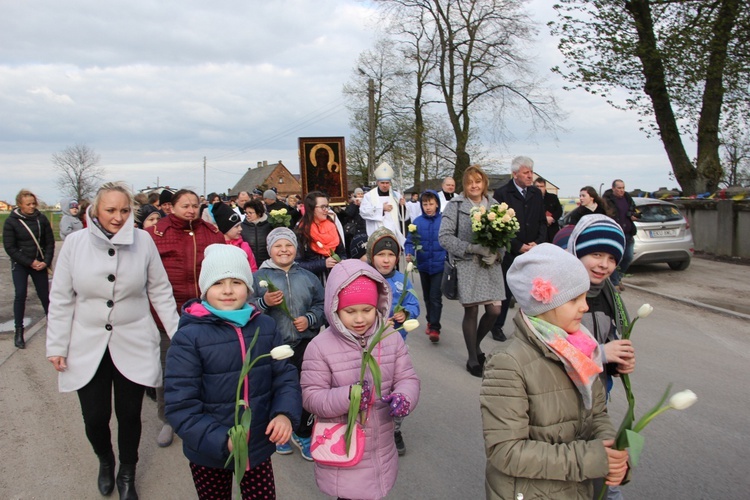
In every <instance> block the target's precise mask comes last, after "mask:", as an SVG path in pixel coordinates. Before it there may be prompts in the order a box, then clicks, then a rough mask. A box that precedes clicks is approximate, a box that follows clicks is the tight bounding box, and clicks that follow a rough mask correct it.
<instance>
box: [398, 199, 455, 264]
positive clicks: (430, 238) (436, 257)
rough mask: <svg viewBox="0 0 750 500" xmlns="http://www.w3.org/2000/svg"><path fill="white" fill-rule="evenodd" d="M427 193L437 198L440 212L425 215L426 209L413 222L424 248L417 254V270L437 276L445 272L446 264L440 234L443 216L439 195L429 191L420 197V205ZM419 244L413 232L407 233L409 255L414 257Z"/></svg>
mask: <svg viewBox="0 0 750 500" xmlns="http://www.w3.org/2000/svg"><path fill="white" fill-rule="evenodd" d="M425 193H432V194H433V195H435V197H436V198H437V203H438V212H437V213H436V214H435V215H432V216H429V215H425V213H424V209H423V210H422V215H420V216H419V217H417V218H416V219H414V220H413V221H412V224H414V225H416V226H417V234H419V242H418V244H419V245H422V248H421V249H420V250H419V251H418V252H417V269H418V270H419V272H420V273H427V274H437V273H442V272H443V266H444V264H445V249H443V247H441V246H440V242H439V241H438V233H439V232H440V223H441V222H442V221H443V215H442V214H441V213H440V198H439V197H438V195H437V193H436V192H435V191H432V190H427V191H425V192H424V193H422V195H421V196H420V197H419V203H420V205H421V204H422V197H423V196H424V195H425ZM416 246H417V242H415V241H414V236H413V235H412V233H411V232H407V235H406V244H405V245H404V249H405V252H406V253H407V255H414V251H415V248H416Z"/></svg>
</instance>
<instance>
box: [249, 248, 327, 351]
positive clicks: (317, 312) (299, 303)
mask: <svg viewBox="0 0 750 500" xmlns="http://www.w3.org/2000/svg"><path fill="white" fill-rule="evenodd" d="M264 280H265V281H270V282H272V283H273V284H274V285H276V286H277V287H279V290H281V291H282V292H284V298H285V299H286V305H287V307H288V308H289V312H290V313H291V314H292V316H294V317H295V318H297V317H299V316H306V317H307V322H308V327H307V330H305V331H304V332H298V331H297V328H296V327H295V326H294V324H292V320H290V319H289V317H288V316H287V315H286V314H285V313H284V312H283V311H282V310H281V308H280V307H278V306H277V307H269V306H267V305H266V303H265V301H264V300H263V295H264V294H265V293H266V288H264V287H262V286H260V284H259V283H260V282H261V281H264ZM253 295H254V296H255V297H257V299H256V303H257V305H258V308H259V309H260V311H261V312H265V313H267V314H268V315H269V316H271V317H272V318H273V319H275V320H276V325H277V329H278V330H279V331H280V332H281V335H282V337H283V339H284V342H285V343H287V344H289V345H291V346H292V347H294V346H295V345H297V343H299V341H300V339H305V338H313V337H314V336H315V335H317V334H318V330H319V329H320V326H321V325H322V324H323V319H324V317H323V304H324V303H325V290H323V285H321V284H320V280H319V279H318V277H317V276H315V275H314V274H313V273H311V272H310V271H308V270H306V269H303V268H301V267H300V266H299V264H297V263H296V262H294V263H292V267H290V268H289V270H288V271H284V270H283V269H281V268H279V266H277V265H276V264H274V263H273V261H272V260H271V259H268V260H267V261H265V262H264V263H263V264H261V265H260V269H258V272H256V273H255V274H254V275H253Z"/></svg>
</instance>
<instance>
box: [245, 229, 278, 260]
mask: <svg viewBox="0 0 750 500" xmlns="http://www.w3.org/2000/svg"><path fill="white" fill-rule="evenodd" d="M241 227H242V239H243V240H245V242H246V243H247V244H248V245H250V248H251V249H252V251H253V255H254V256H255V262H257V263H258V267H260V265H261V264H263V262H265V261H266V260H268V258H269V255H268V246H267V244H266V237H267V236H268V233H270V232H271V229H273V228H272V227H271V224H269V223H268V219H263V220H262V221H259V222H250V221H249V220H247V219H245V220H243V221H242V224H241Z"/></svg>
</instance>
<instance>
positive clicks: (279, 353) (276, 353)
mask: <svg viewBox="0 0 750 500" xmlns="http://www.w3.org/2000/svg"><path fill="white" fill-rule="evenodd" d="M292 356H294V349H292V348H291V347H289V346H288V345H286V344H284V345H280V346H279V347H274V348H273V349H271V357H272V358H273V359H277V360H278V359H286V358H291V357H292Z"/></svg>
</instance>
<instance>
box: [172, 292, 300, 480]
mask: <svg viewBox="0 0 750 500" xmlns="http://www.w3.org/2000/svg"><path fill="white" fill-rule="evenodd" d="M256 329H259V334H258V340H257V342H256V343H255V346H254V347H253V350H252V352H251V353H250V355H251V356H252V357H253V358H255V357H257V356H259V355H261V354H267V353H269V352H270V351H271V349H272V348H274V347H276V346H279V345H282V343H283V342H282V340H281V334H280V333H278V332H277V331H276V323H275V321H274V320H273V319H272V318H271V317H269V316H268V315H265V314H260V313H258V312H255V313H254V314H253V316H252V317H251V318H250V321H249V322H248V323H247V325H245V326H244V327H242V329H241V332H242V336H243V338H244V341H245V348H246V349H247V348H249V347H250V343H251V342H252V339H253V335H254V334H255V331H256ZM238 330H239V329H238V328H237V329H236V328H235V327H234V326H232V325H231V324H230V323H227V322H226V321H224V320H222V319H220V318H219V317H217V316H215V315H213V314H211V313H210V312H208V310H207V309H206V308H205V307H203V306H202V305H201V303H200V299H192V300H190V301H188V302H187V303H186V304H185V306H184V307H183V313H182V316H181V317H180V326H179V329H178V330H177V333H175V335H174V337H173V338H172V344H171V346H170V348H169V351H168V352H167V366H166V370H165V379H164V400H165V403H166V408H165V413H166V417H167V420H168V421H169V423H170V425H172V427H173V428H174V430H175V432H176V433H177V435H178V436H180V438H181V439H182V447H183V452H184V453H185V456H186V457H187V459H188V460H190V461H191V462H194V463H196V464H198V465H202V466H205V467H214V468H222V469H223V468H224V463H225V462H226V461H227V458H229V449H228V448H227V440H228V439H229V436H228V434H227V433H228V432H229V429H230V427H232V426H233V425H234V406H235V397H236V394H237V383H238V381H239V376H240V370H241V368H242V350H241V344H240V341H239V335H238ZM249 381H250V383H249V390H250V408H251V410H252V422H251V424H250V441H249V444H248V454H249V460H250V467H255V466H257V465H258V464H260V463H262V462H263V461H265V460H266V459H268V458H269V457H270V456H271V455H272V454H273V453H274V451H276V446H275V445H274V444H273V443H272V442H271V441H269V440H268V436H266V427H267V426H268V422H269V421H270V420H271V419H272V418H274V417H276V416H277V415H279V414H283V415H286V416H287V417H289V420H291V422H292V428H293V429H295V428H297V426H298V425H299V421H300V415H301V413H302V393H301V389H300V385H299V379H298V377H297V369H296V368H295V367H294V365H292V363H290V362H289V360H281V361H275V360H273V359H271V358H270V357H267V358H263V359H261V360H260V361H258V362H257V364H256V365H255V366H254V367H253V369H252V370H251V371H250V375H249ZM243 394H244V389H243V392H242V393H241V396H242V395H243ZM230 468H231V464H230Z"/></svg>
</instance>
